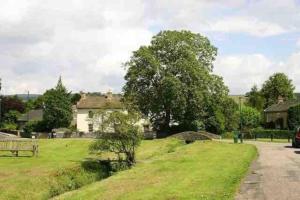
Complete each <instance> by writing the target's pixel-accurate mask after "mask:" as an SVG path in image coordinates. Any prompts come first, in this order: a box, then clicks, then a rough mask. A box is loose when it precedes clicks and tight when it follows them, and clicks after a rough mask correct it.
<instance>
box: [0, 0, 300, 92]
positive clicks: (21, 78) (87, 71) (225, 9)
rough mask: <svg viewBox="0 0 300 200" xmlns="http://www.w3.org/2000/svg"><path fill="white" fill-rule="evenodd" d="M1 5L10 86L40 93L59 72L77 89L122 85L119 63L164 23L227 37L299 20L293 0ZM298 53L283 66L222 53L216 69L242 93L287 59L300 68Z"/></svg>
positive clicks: (18, 0) (294, 26) (0, 1)
mask: <svg viewBox="0 0 300 200" xmlns="http://www.w3.org/2000/svg"><path fill="white" fill-rule="evenodd" d="M283 2H284V3H283ZM0 5H1V6H0V60H1V63H0V77H1V78H3V84H4V90H3V91H4V92H5V93H23V92H25V91H26V90H30V91H31V92H33V93H36V92H38V93H41V92H43V91H44V90H45V89H48V88H50V87H52V86H54V85H55V84H56V81H57V78H58V76H59V75H62V76H63V80H64V82H65V84H66V85H67V87H68V88H69V89H70V90H72V91H79V90H86V91H105V90H107V89H109V88H110V89H113V90H114V91H120V90H121V87H122V84H123V82H124V80H123V75H124V70H123V68H122V63H124V62H126V61H127V60H128V59H129V58H130V55H131V52H132V51H133V50H136V49H137V48H138V47H139V46H140V45H144V44H148V43H149V41H150V39H151V36H152V35H153V34H155V33H156V32H157V31H159V30H161V29H190V30H191V31H193V32H200V33H202V34H203V33H204V34H205V35H209V34H210V33H212V32H217V33H218V34H219V36H218V37H220V38H222V37H224V35H225V34H223V33H224V32H226V33H245V34H250V35H252V36H258V37H268V36H274V35H280V34H282V33H288V32H291V31H297V30H298V27H300V18H299V12H300V9H299V6H298V5H296V3H295V2H294V1H293V0H287V1H281V0H275V1H274V0H272V1H271V0H262V1H243V0H221V1H217V0H203V1H198V0H186V1H182V0H172V1H171V2H170V1H169V0H154V1H147V0H132V1H126V0H116V1H105V0H103V1H98V0H89V1H84V0H70V1H66V0H44V1H39V0H30V1H29V0H0ZM298 57H299V55H298V54H297V53H296V54H295V55H292V56H291V58H289V59H287V60H286V61H284V62H283V64H281V65H280V64H279V63H274V62H272V61H271V59H270V58H267V57H265V56H264V55H262V54H251V55H243V54H242V53H241V54H240V53H236V54H233V55H231V56H226V55H221V56H219V57H218V59H217V61H216V72H217V73H219V74H222V75H224V77H225V82H226V83H227V84H228V85H230V87H231V88H232V92H237V93H240V92H241V91H244V90H245V88H247V89H248V88H249V87H250V86H251V85H252V84H253V83H256V81H258V82H262V81H263V80H264V78H266V76H268V75H269V74H270V73H271V72H273V71H275V70H277V69H278V70H280V69H284V66H293V67H292V68H293V69H294V72H295V74H297V71H296V67H295V66H297V63H296V61H299V60H297V59H298ZM292 63H294V64H292ZM298 63H299V62H298ZM241 77H247V78H244V79H242V78H241ZM247 79H248V80H249V83H248V82H246V80H247ZM299 84H300V83H299Z"/></svg>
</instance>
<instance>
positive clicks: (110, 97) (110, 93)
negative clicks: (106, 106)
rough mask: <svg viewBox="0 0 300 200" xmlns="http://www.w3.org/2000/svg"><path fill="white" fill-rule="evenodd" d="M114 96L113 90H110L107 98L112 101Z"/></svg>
mask: <svg viewBox="0 0 300 200" xmlns="http://www.w3.org/2000/svg"><path fill="white" fill-rule="evenodd" d="M112 97H113V93H112V91H111V90H109V91H108V92H107V93H106V99H107V100H108V101H111V100H112Z"/></svg>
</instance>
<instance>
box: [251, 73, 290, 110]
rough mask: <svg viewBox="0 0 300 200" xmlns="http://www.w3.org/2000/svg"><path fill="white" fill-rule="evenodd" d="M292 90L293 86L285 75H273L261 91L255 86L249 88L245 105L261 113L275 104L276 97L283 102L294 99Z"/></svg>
mask: <svg viewBox="0 0 300 200" xmlns="http://www.w3.org/2000/svg"><path fill="white" fill-rule="evenodd" d="M294 90H295V86H294V85H293V83H292V80H291V79H289V78H288V76H287V75H286V74H284V73H275V74H273V75H272V76H270V77H269V79H268V80H266V81H265V82H264V83H263V85H262V87H261V90H259V89H258V88H257V86H256V85H254V86H253V87H252V88H251V91H250V92H248V93H247V94H246V96H247V97H248V101H247V105H248V106H251V107H253V108H256V109H257V110H258V111H263V109H265V108H267V107H268V106H270V105H272V104H274V103H277V101H278V97H282V98H283V99H284V100H291V99H294V98H295V97H294Z"/></svg>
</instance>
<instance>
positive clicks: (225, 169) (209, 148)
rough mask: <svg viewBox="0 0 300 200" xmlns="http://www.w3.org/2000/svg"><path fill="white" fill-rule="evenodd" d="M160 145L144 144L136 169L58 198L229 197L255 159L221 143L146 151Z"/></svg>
mask: <svg viewBox="0 0 300 200" xmlns="http://www.w3.org/2000/svg"><path fill="white" fill-rule="evenodd" d="M158 141H159V140H158ZM160 141H161V140H160ZM162 141H163V140H162ZM160 146H163V145H160V144H157V141H153V142H148V143H147V144H144V145H143V147H144V148H143V147H141V148H140V150H139V151H140V155H141V152H144V153H142V156H141V157H140V158H139V162H138V164H137V165H136V167H134V168H132V169H130V170H127V171H122V172H119V173H117V174H116V175H114V176H112V177H109V178H107V179H105V180H103V181H99V182H96V183H93V184H91V185H87V186H85V187H83V188H81V189H79V190H75V191H72V192H69V193H65V194H63V195H61V196H58V197H57V198H56V199H70V200H79V199H82V200H85V199H89V200H92V199H103V200H105V199H116V200H120V199H124V200H137V199H151V200H155V199H162V200H165V199H172V200H175V199H178V200H184V199H214V200H218V199H219V200H224V199H233V197H234V194H235V192H236V190H237V188H238V186H239V184H240V181H241V179H242V177H243V176H244V175H245V173H246V172H247V170H248V167H249V164H250V162H251V161H252V160H253V159H254V158H255V156H256V148H255V147H254V146H252V145H247V144H228V143H222V142H205V143H202V142H196V143H194V144H190V145H181V146H176V145H173V146H172V145H169V144H168V145H165V146H164V149H165V150H166V152H167V153H166V152H163V153H161V151H155V153H153V152H151V151H150V152H149V149H153V148H154V149H157V148H158V149H157V150H159V148H160Z"/></svg>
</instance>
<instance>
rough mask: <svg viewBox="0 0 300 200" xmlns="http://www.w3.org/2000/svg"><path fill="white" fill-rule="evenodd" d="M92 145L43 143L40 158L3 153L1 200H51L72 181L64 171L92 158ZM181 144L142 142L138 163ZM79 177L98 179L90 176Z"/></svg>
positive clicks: (86, 142)
mask: <svg viewBox="0 0 300 200" xmlns="http://www.w3.org/2000/svg"><path fill="white" fill-rule="evenodd" d="M90 143H91V140H88V139H55V140H40V141H39V147H40V149H39V150H40V153H39V157H37V158H35V157H11V153H10V152H0V200H11V199H14V200H15V199H22V200H35V199H38V200H40V199H48V198H49V192H51V190H52V189H53V188H51V187H50V186H51V185H53V184H56V185H55V186H57V188H55V189H59V188H63V185H62V184H66V183H68V182H70V180H68V179H67V178H68V177H66V175H65V174H62V172H64V171H67V172H70V171H71V170H73V169H74V168H75V169H77V168H78V167H79V166H80V165H81V162H82V161H83V160H84V158H86V157H89V155H88V146H89V144H90ZM180 145H182V143H181V142H180V141H177V140H158V141H155V142H153V141H143V142H142V145H141V148H140V149H139V151H138V154H137V156H138V159H139V160H148V159H150V158H153V157H155V156H159V155H162V154H165V153H167V152H171V151H174V149H175V148H176V147H177V146H180ZM22 155H23V156H26V155H31V154H26V153H25V154H24V153H21V156H22ZM71 173H72V172H71ZM80 173H81V172H80ZM72 175H73V174H71V176H72ZM79 175H80V174H79ZM57 176H58V177H57ZM79 178H92V179H94V178H95V177H94V175H93V174H90V175H82V176H80V177H79ZM84 181H86V180H83V182H84ZM90 181H93V180H90Z"/></svg>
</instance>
